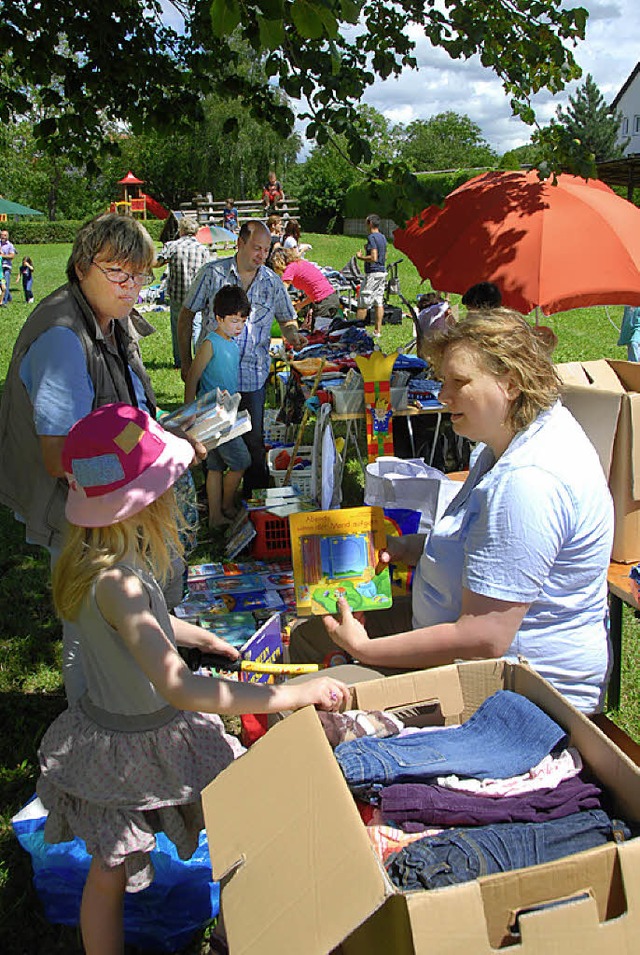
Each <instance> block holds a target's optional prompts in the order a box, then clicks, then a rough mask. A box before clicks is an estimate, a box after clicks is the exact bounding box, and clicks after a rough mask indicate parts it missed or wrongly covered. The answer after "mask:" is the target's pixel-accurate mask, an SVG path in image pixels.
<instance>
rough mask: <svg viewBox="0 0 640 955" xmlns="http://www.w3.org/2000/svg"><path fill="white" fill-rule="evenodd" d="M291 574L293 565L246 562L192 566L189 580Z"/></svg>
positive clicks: (259, 561) (260, 561) (262, 561)
mask: <svg viewBox="0 0 640 955" xmlns="http://www.w3.org/2000/svg"><path fill="white" fill-rule="evenodd" d="M286 572H289V573H291V564H289V563H287V562H282V561H266V560H245V561H237V562H236V563H225V564H222V563H214V564H191V566H190V567H189V568H188V573H189V580H192V579H198V578H200V577H237V576H239V575H242V574H267V573H269V574H271V573H286Z"/></svg>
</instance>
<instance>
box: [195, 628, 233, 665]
mask: <svg viewBox="0 0 640 955" xmlns="http://www.w3.org/2000/svg"><path fill="white" fill-rule="evenodd" d="M199 648H200V650H202V652H203V653H221V654H222V655H223V656H225V657H228V658H229V659H230V660H237V659H238V658H239V657H240V651H239V650H238V648H237V647H233V646H232V645H231V644H230V643H227V641H226V640H223V639H222V637H216V635H215V633H211V632H210V631H209V630H202V638H201V640H200V643H199Z"/></svg>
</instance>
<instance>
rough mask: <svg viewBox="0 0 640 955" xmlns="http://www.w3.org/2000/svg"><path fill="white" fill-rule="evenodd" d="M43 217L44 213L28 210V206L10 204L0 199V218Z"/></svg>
mask: <svg viewBox="0 0 640 955" xmlns="http://www.w3.org/2000/svg"><path fill="white" fill-rule="evenodd" d="M1 215H4V216H43V215H44V212H39V211H38V209H30V208H29V206H23V205H21V204H20V203H19V202H10V201H9V200H8V199H2V198H0V216H1Z"/></svg>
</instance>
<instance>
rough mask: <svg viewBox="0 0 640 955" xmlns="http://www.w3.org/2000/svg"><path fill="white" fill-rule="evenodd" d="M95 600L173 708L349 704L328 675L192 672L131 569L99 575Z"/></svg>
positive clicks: (243, 709) (271, 709)
mask: <svg viewBox="0 0 640 955" xmlns="http://www.w3.org/2000/svg"><path fill="white" fill-rule="evenodd" d="M96 602H97V604H98V607H99V609H100V612H101V613H102V615H103V617H104V618H105V620H106V621H107V622H108V623H109V624H110V625H111V626H112V627H113V628H114V629H115V630H117V631H118V634H119V635H120V637H121V638H122V640H124V642H125V644H126V645H127V647H128V649H129V650H130V652H131V654H132V656H133V657H134V659H135V660H136V662H137V663H138V665H139V666H140V667H141V669H142V670H143V671H144V673H145V674H146V676H147V677H148V678H149V680H150V681H151V682H152V683H153V685H154V686H155V687H156V689H157V690H158V692H159V693H160V694H161V695H162V696H163V698H164V699H165V700H166V701H167V702H168V703H170V704H171V705H172V706H175V707H177V708H178V709H182V710H193V711H196V712H203V713H227V714H242V713H277V712H279V711H281V710H290V709H298V708H299V707H301V706H307V705H309V704H312V705H315V706H318V707H319V708H321V709H323V710H333V711H337V710H339V709H343V708H344V707H345V706H347V705H348V704H349V701H350V691H349V688H348V687H347V686H345V684H343V683H340V682H338V681H337V680H333V679H331V678H330V677H321V678H319V679H317V680H310V681H309V682H308V683H300V684H293V685H288V684H278V685H274V686H269V685H266V684H258V683H239V682H236V681H234V680H222V679H218V678H215V677H204V676H198V675H197V674H195V673H191V671H190V670H189V668H188V666H187V665H186V663H185V662H184V661H183V660H182V658H181V657H180V655H179V653H178V652H177V650H176V649H175V647H174V646H173V644H172V643H171V641H170V640H169V639H168V638H167V636H166V634H165V633H164V631H163V630H162V628H161V627H160V625H159V623H158V621H157V620H156V618H155V616H154V614H153V613H152V611H151V606H150V603H149V597H148V595H147V593H146V591H145V590H144V588H143V586H142V583H141V582H140V579H139V578H138V577H137V576H136V575H135V574H134V573H132V572H131V571H126V570H123V569H122V568H112V569H111V570H109V571H106V572H105V573H104V574H102V576H101V577H100V579H99V580H98V583H97V585H96Z"/></svg>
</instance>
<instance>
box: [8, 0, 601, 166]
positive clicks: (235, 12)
mask: <svg viewBox="0 0 640 955" xmlns="http://www.w3.org/2000/svg"><path fill="white" fill-rule="evenodd" d="M168 9H170V10H171V11H172V12H175V11H178V12H179V13H180V14H181V15H182V17H183V22H182V23H181V24H179V25H177V26H175V27H173V26H170V25H168V24H167V22H166V21H163V6H162V5H161V3H160V0H104V2H102V3H96V2H95V0H76V2H75V3H72V4H69V3H63V2H61V0H48V2H46V3H35V4H34V3H30V2H28V0H4V2H3V6H2V17H0V49H3V50H9V51H11V53H10V54H8V56H9V58H10V66H9V68H8V69H4V70H3V71H2V76H1V77H0V119H3V120H4V121H5V122H6V121H7V119H8V117H10V116H14V117H15V116H24V115H25V114H26V112H27V110H28V108H29V106H30V100H29V93H28V90H29V89H30V88H33V87H36V88H39V89H40V90H41V91H42V95H43V97H44V98H45V100H46V102H45V105H46V106H47V107H50V108H52V109H59V110H60V113H59V115H57V116H55V115H49V116H46V117H45V118H43V119H40V120H38V121H37V122H36V124H35V128H34V133H35V136H36V139H37V141H38V142H39V143H40V144H41V145H42V146H43V147H46V144H47V141H48V138H49V137H50V136H51V135H52V133H53V132H55V131H56V130H57V131H58V132H59V133H60V135H61V138H62V140H63V141H64V143H65V145H66V148H67V149H68V150H70V151H74V150H75V151H77V153H78V154H79V155H81V156H83V157H87V156H90V155H91V154H92V153H94V152H95V151H96V150H97V149H98V148H99V147H100V146H101V145H102V143H103V141H104V126H105V123H106V122H112V123H115V124H117V125H123V124H124V125H126V126H128V127H130V128H131V130H132V131H133V132H135V133H138V132H141V131H143V130H146V129H148V128H149V127H150V126H152V127H154V128H159V129H163V130H165V131H166V130H169V129H175V128H176V126H178V125H180V124H182V125H183V126H184V127H185V128H187V129H188V128H190V127H191V126H192V124H193V121H194V118H197V117H199V116H201V110H202V95H203V93H209V92H217V93H218V94H220V95H223V96H225V97H228V98H231V99H237V98H240V99H242V101H243V102H244V103H245V104H246V105H248V106H250V108H251V110H252V113H253V114H254V116H257V117H260V118H263V119H269V120H270V122H271V125H272V128H273V129H274V130H275V131H277V132H279V133H281V134H283V135H285V134H287V133H288V132H289V131H290V130H291V128H292V126H293V121H294V115H293V112H292V110H291V107H290V105H289V104H288V103H287V102H286V101H283V100H280V101H278V98H277V96H276V95H275V94H276V93H277V89H278V87H279V88H280V90H281V91H282V92H283V93H284V94H286V96H288V97H289V98H290V99H291V100H298V99H301V100H302V101H303V102H305V103H306V105H305V106H304V107H303V112H302V114H301V117H302V118H303V119H308V120H309V126H308V129H307V135H308V136H309V138H310V139H312V140H314V139H315V140H317V142H318V143H319V144H320V145H323V144H324V142H326V141H327V139H328V136H329V130H331V131H332V132H333V133H334V134H342V135H343V136H344V137H345V139H346V141H347V143H348V147H349V152H350V156H351V158H352V159H353V160H355V161H365V162H368V161H370V159H371V156H372V153H371V149H370V145H369V143H368V142H367V140H366V139H365V138H363V136H362V134H361V133H360V132H359V131H358V130H357V128H356V126H355V124H354V117H355V116H356V115H357V112H358V108H359V104H360V102H361V100H362V97H363V94H364V92H365V91H366V89H367V88H368V87H369V86H370V85H371V83H372V82H373V81H374V79H375V78H376V77H382V78H387V77H389V76H393V75H397V74H398V73H399V72H400V71H401V70H402V69H403V68H404V67H407V66H409V67H415V66H416V58H415V41H414V39H412V37H414V36H416V35H417V34H418V31H417V30H415V29H414V27H416V26H417V27H419V28H421V29H422V30H423V31H424V33H425V34H426V36H427V37H428V38H429V40H430V41H431V42H432V43H433V44H434V45H435V46H437V47H442V48H443V49H444V50H446V52H447V53H448V54H449V56H451V57H452V58H454V59H468V58H469V57H471V56H473V55H474V54H479V55H480V57H481V60H482V63H483V64H484V65H485V66H486V67H487V68H489V69H492V70H493V71H494V72H495V73H496V74H497V75H498V76H499V77H500V79H501V80H502V83H503V85H504V88H505V90H506V92H507V93H508V95H509V97H510V100H511V105H512V108H513V110H514V112H515V113H516V114H518V115H520V116H521V117H523V118H524V120H525V121H526V122H528V123H533V122H534V120H535V115H534V113H533V110H532V109H531V105H530V102H529V96H530V94H531V93H532V92H537V91H539V90H540V89H542V88H546V89H548V90H550V91H551V92H552V93H557V92H559V91H560V90H561V89H563V88H564V86H565V84H566V83H567V82H569V81H571V80H573V79H575V78H577V77H578V76H579V75H580V70H579V68H578V66H577V64H576V62H575V59H574V57H573V54H572V52H571V50H570V49H569V46H570V45H571V44H572V43H573V42H575V41H576V40H577V39H583V38H584V33H585V24H586V18H587V11H586V10H584V9H583V8H582V7H577V8H575V9H564V8H562V7H561V6H560V5H559V4H558V3H557V0H450V2H448V3H447V4H446V5H440V4H435V3H434V2H431V0H430V2H428V3H416V2H414V0H392V2H391V3H380V2H379V0H294V2H290V0H286V2H285V0H173V2H172V4H171V6H170V7H168ZM236 34H237V35H239V36H240V37H241V38H242V39H244V41H245V42H246V43H248V45H249V46H250V48H251V50H252V51H253V53H254V56H255V58H256V59H257V60H262V61H263V62H264V66H265V69H266V71H267V74H268V76H269V77H270V78H271V79H272V81H273V82H272V83H269V84H265V83H263V82H261V81H260V80H259V78H258V77H256V76H255V75H251V74H247V73H246V72H245V71H244V68H243V65H242V62H241V58H239V57H238V53H237V49H236V48H235V47H234V43H233V42H232V41H233V40H234V35H236ZM63 107H64V109H62V108H63ZM234 128H235V127H234V124H233V118H230V120H229V122H228V125H227V127H226V130H225V132H226V134H229V133H230V132H231V131H232V130H233V129H234ZM578 158H579V157H578Z"/></svg>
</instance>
